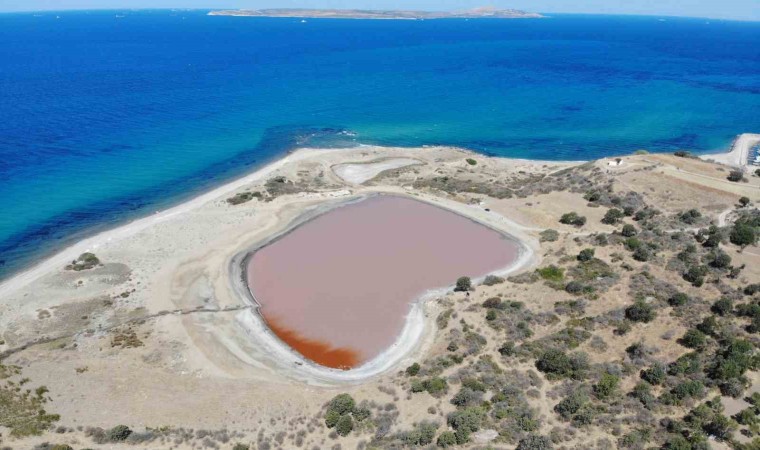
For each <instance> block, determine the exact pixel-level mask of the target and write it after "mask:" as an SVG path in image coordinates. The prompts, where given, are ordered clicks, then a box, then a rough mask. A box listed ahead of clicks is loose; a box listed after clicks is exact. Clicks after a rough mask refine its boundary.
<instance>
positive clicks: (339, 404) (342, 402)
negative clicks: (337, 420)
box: [327, 394, 356, 416]
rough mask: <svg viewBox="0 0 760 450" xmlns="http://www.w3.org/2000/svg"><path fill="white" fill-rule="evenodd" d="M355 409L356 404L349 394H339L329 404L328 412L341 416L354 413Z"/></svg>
mask: <svg viewBox="0 0 760 450" xmlns="http://www.w3.org/2000/svg"><path fill="white" fill-rule="evenodd" d="M354 407H356V402H355V401H354V399H353V397H351V396H350V395H349V394H338V395H336V396H335V397H333V399H332V400H330V402H329V403H328V404H327V410H328V411H335V412H337V413H338V414H339V415H341V416H342V415H344V414H348V413H350V412H351V411H353V410H354Z"/></svg>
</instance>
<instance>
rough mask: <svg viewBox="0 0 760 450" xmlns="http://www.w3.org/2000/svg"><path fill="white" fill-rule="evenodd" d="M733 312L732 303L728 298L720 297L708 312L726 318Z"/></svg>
mask: <svg viewBox="0 0 760 450" xmlns="http://www.w3.org/2000/svg"><path fill="white" fill-rule="evenodd" d="M733 310H734V302H733V301H731V299H730V298H728V297H721V298H720V299H718V300H716V301H715V303H713V304H712V306H711V307H710V311H712V312H714V313H715V314H717V315H719V316H726V315H728V314H730V313H731V312H732V311H733Z"/></svg>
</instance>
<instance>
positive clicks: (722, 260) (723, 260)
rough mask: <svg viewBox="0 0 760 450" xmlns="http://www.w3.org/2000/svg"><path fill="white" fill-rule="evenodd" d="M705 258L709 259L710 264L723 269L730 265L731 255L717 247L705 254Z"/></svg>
mask: <svg viewBox="0 0 760 450" xmlns="http://www.w3.org/2000/svg"><path fill="white" fill-rule="evenodd" d="M707 260H708V261H710V265H711V266H713V267H715V268H717V269H725V268H726V267H728V266H730V265H731V257H730V256H729V255H728V253H726V252H724V251H722V250H719V249H715V250H714V251H712V252H711V253H710V254H709V255H707Z"/></svg>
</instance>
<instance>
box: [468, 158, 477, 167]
mask: <svg viewBox="0 0 760 450" xmlns="http://www.w3.org/2000/svg"><path fill="white" fill-rule="evenodd" d="M465 161H467V164H469V165H471V166H474V165H476V164H477V163H478V162H477V161H475V160H474V159H472V158H467V159H465Z"/></svg>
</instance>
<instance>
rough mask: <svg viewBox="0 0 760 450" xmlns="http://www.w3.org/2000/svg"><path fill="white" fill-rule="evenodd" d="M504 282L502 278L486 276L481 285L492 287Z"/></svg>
mask: <svg viewBox="0 0 760 450" xmlns="http://www.w3.org/2000/svg"><path fill="white" fill-rule="evenodd" d="M503 282H504V278H502V277H497V276H496V275H488V276H486V277H485V279H484V280H483V284H484V285H486V286H494V285H496V284H501V283H503Z"/></svg>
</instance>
